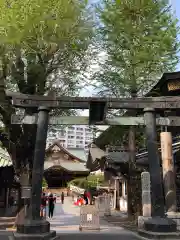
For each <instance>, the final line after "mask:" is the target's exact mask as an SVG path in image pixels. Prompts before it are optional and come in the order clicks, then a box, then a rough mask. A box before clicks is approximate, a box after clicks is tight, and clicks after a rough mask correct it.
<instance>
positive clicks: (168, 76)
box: [95, 72, 180, 148]
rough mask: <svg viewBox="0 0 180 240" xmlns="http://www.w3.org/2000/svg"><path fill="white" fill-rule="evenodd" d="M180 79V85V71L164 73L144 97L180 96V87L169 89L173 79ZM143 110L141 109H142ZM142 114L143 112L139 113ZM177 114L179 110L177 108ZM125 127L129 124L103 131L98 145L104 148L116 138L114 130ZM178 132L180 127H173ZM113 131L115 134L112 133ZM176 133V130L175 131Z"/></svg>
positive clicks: (129, 114) (128, 112)
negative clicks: (173, 89) (175, 89)
mask: <svg viewBox="0 0 180 240" xmlns="http://www.w3.org/2000/svg"><path fill="white" fill-rule="evenodd" d="M173 80H174V81H176V83H177V81H178V83H177V84H178V86H179V83H180V72H171V73H164V74H163V75H162V77H161V78H160V79H159V80H157V81H155V83H154V85H153V86H152V87H151V88H150V89H149V90H148V91H147V92H145V93H144V95H143V96H144V97H157V96H174V95H175V96H179V91H180V90H179V89H178V90H177V91H168V82H171V81H173ZM131 112H132V110H129V111H126V112H125V114H124V116H131ZM140 112H141V111H140ZM139 115H141V113H140V114H139ZM176 115H177V110H176ZM123 129H127V126H109V127H108V128H107V129H106V130H105V131H103V132H102V133H101V134H100V135H99V136H98V137H97V138H96V139H95V144H96V145H97V146H98V147H101V148H104V147H105V145H108V144H110V143H111V139H112V138H114V136H113V135H114V132H117V131H118V132H119V131H122V134H123V132H124V131H123ZM173 129H175V131H176V132H179V127H176V128H173ZM173 129H172V128H171V127H169V130H170V131H172V130H173ZM111 132H113V134H112V135H111ZM173 135H174V132H173Z"/></svg>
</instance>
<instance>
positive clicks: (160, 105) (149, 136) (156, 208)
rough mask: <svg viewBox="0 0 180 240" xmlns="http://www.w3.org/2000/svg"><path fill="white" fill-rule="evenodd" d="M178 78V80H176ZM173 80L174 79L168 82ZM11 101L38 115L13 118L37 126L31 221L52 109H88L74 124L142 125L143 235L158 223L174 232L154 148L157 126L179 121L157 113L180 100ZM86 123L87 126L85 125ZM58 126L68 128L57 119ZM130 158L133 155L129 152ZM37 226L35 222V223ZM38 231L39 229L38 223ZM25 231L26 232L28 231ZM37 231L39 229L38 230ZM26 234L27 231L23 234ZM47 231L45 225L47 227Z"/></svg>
mask: <svg viewBox="0 0 180 240" xmlns="http://www.w3.org/2000/svg"><path fill="white" fill-rule="evenodd" d="M177 77H179V76H177ZM172 80H173V81H174V80H176V79H175V77H174V75H173V78H172V79H170V81H172ZM8 96H9V97H11V99H12V104H13V105H14V106H15V107H20V108H38V115H37V114H36V115H33V116H23V117H22V116H17V115H16V116H13V118H12V123H16V124H17V122H18V123H19V124H22V123H26V124H31V123H33V124H35V123H36V124H37V135H36V146H35V155H34V162H33V171H32V192H31V203H32V208H31V209H30V210H31V212H30V218H31V219H32V220H33V221H34V220H38V219H39V212H40V196H41V188H42V177H43V166H44V159H45V146H46V138H47V130H48V124H49V123H50V124H52V123H53V122H54V124H57V118H56V119H55V118H54V119H52V120H51V119H49V112H50V111H51V109H55V108H59V109H89V118H87V117H85V118H83V119H81V120H82V121H80V120H78V122H77V124H82V122H84V124H89V125H129V126H136V125H145V129H146V140H147V150H148V158H149V171H150V176H151V190H152V218H151V219H149V220H147V221H146V222H145V224H144V226H145V230H146V231H154V229H155V230H156V232H159V231H161V232H162V225H161V222H159V220H157V219H159V218H160V219H161V221H162V222H163V227H164V228H165V229H166V232H172V231H174V222H172V221H171V220H170V219H168V218H166V217H165V203H164V196H163V186H162V176H161V169H160V159H159V154H158V146H157V136H156V135H157V133H156V125H160V126H177V125H178V126H179V125H180V118H179V117H175V116H173V117H172V116H170V117H164V116H163V117H159V118H156V112H157V111H159V110H161V112H164V111H165V110H170V111H171V110H173V109H174V110H175V109H180V97H174V96H171V97H145V98H132V99H129V98H119V99H118V98H95V97H94V98H84V97H57V98H56V97H53V98H52V97H50V96H35V95H24V94H14V93H8ZM107 109H134V110H138V109H139V110H141V111H142V110H143V113H142V114H143V115H144V117H142V116H141V117H119V118H116V117H115V118H112V119H108V118H106V113H107ZM72 121H73V123H74V124H76V122H75V117H71V122H72ZM85 122H86V123H85ZM59 124H60V125H62V124H68V123H67V121H63V119H62V117H60V121H59ZM130 154H132V152H131V151H130ZM36 223H37V222H36ZM36 225H37V227H39V226H41V225H42V222H41V221H39V223H38V224H36ZM27 228H28V230H27ZM39 229H41V228H40V227H39ZM17 230H18V232H19V233H22V232H28V231H29V225H28V226H27V225H26V224H24V225H23V226H20V227H19V228H17ZM26 230H27V231H26ZM47 231H48V225H47Z"/></svg>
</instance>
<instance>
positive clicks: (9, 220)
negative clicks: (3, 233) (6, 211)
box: [0, 217, 15, 230]
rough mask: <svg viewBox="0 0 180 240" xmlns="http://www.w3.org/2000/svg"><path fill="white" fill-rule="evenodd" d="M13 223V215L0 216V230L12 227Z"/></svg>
mask: <svg viewBox="0 0 180 240" xmlns="http://www.w3.org/2000/svg"><path fill="white" fill-rule="evenodd" d="M14 223H15V217H0V230H6V228H12V227H13V226H14Z"/></svg>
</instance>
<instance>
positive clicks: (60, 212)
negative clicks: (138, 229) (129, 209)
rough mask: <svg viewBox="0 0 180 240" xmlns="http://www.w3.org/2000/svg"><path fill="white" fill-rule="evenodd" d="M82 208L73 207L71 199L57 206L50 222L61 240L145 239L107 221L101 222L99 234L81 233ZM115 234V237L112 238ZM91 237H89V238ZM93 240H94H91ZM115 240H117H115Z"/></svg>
mask: <svg viewBox="0 0 180 240" xmlns="http://www.w3.org/2000/svg"><path fill="white" fill-rule="evenodd" d="M79 214H80V208H79V207H78V206H75V205H73V203H72V200H71V198H70V197H66V198H65V202H64V204H61V203H57V204H56V206H55V212H54V217H53V219H52V220H49V219H48V221H50V224H51V230H55V231H56V232H57V234H60V236H61V237H60V238H61V239H63V240H65V239H66V238H67V239H68V236H69V237H70V236H72V240H75V239H76V238H78V239H79V237H80V236H82V238H84V237H85V238H86V240H87V239H89V240H90V238H92V235H96V236H97V235H98V236H97V237H98V239H100V238H103V239H107V238H108V239H109V238H112V237H113V239H114V238H116V237H117V239H118V240H121V239H123V240H138V239H143V238H140V237H139V236H137V235H136V234H134V233H132V232H130V231H127V230H125V229H123V228H121V227H115V226H113V225H112V224H109V223H108V222H106V221H101V230H100V231H98V232H90V231H89V232H87V231H86V232H80V231H79V222H80V216H79ZM112 234H113V236H112ZM88 236H89V237H88ZM83 240H84V239H83ZM91 240H92V239H91ZM114 240H115V239H114Z"/></svg>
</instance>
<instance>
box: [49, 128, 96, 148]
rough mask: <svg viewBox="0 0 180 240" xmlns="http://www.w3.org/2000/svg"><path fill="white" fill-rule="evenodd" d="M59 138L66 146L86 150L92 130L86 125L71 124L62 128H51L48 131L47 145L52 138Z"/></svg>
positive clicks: (50, 142) (91, 138)
mask: <svg viewBox="0 0 180 240" xmlns="http://www.w3.org/2000/svg"><path fill="white" fill-rule="evenodd" d="M57 139H58V140H61V141H62V145H63V146H64V147H66V148H81V149H82V148H83V149H85V150H88V145H89V144H90V143H91V142H92V140H93V132H92V130H91V129H90V128H89V127H88V126H86V125H73V126H67V127H64V128H53V130H51V131H49V133H48V139H47V145H48V146H49V144H52V142H53V141H54V140H57Z"/></svg>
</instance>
